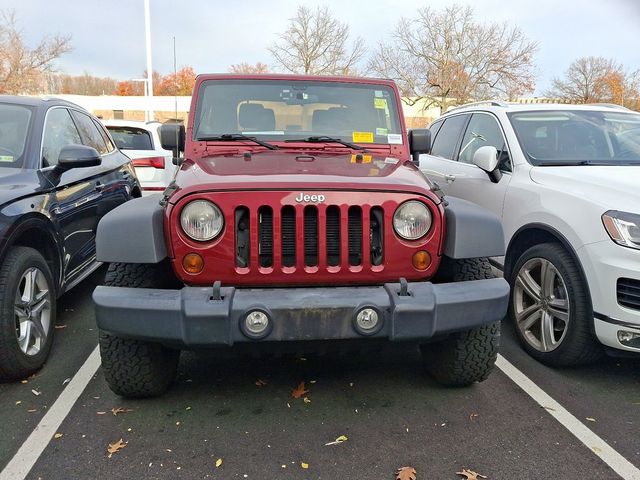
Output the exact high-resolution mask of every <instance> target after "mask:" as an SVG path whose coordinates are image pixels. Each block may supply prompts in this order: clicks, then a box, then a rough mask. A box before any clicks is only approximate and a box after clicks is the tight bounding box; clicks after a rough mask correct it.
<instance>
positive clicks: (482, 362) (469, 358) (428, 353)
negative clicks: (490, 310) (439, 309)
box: [422, 322, 500, 387]
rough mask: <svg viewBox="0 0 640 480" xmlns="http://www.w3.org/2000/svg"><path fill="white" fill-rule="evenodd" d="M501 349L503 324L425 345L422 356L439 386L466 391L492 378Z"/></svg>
mask: <svg viewBox="0 0 640 480" xmlns="http://www.w3.org/2000/svg"><path fill="white" fill-rule="evenodd" d="M499 346H500V322H495V323H492V324H489V325H483V326H482V327H479V328H475V329H473V330H467V331H464V332H459V333H455V334H453V335H451V336H449V338H447V339H446V340H443V341H441V342H438V343H433V344H428V345H425V346H424V347H423V350H422V354H423V358H424V361H425V367H426V369H427V371H428V372H429V373H430V374H431V376H432V377H433V378H435V379H436V380H437V381H438V383H441V384H442V385H445V386H448V387H466V386H469V385H472V384H474V383H476V382H482V381H484V380H486V379H487V378H488V377H489V374H490V373H491V371H492V370H493V367H494V364H495V362H496V358H497V357H498V347H499Z"/></svg>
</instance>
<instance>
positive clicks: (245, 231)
mask: <svg viewBox="0 0 640 480" xmlns="http://www.w3.org/2000/svg"><path fill="white" fill-rule="evenodd" d="M235 221H236V265H237V266H238V267H248V266H249V209H248V208H247V207H239V208H236V218H235Z"/></svg>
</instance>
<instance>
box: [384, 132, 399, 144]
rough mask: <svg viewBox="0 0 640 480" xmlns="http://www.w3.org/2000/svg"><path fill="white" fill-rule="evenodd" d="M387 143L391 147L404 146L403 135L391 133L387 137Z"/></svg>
mask: <svg viewBox="0 0 640 480" xmlns="http://www.w3.org/2000/svg"><path fill="white" fill-rule="evenodd" d="M387 143H388V144H389V145H402V135H401V134H399V133H390V134H388V135H387Z"/></svg>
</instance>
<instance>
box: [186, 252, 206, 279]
mask: <svg viewBox="0 0 640 480" xmlns="http://www.w3.org/2000/svg"><path fill="white" fill-rule="evenodd" d="M182 268H184V271H185V272H187V273H191V274H195V273H200V272H201V271H202V269H203V268H204V260H203V259H202V257H201V256H200V255H198V254H197V253H187V254H186V255H185V256H184V258H183V259H182Z"/></svg>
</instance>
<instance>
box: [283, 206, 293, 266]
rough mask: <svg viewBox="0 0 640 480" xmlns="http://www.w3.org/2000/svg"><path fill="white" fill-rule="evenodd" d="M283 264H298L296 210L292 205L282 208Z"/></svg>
mask: <svg viewBox="0 0 640 480" xmlns="http://www.w3.org/2000/svg"><path fill="white" fill-rule="evenodd" d="M282 264H283V265H284V266H285V267H293V266H295V264H296V210H295V208H293V207H291V206H286V207H284V208H283V209H282Z"/></svg>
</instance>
